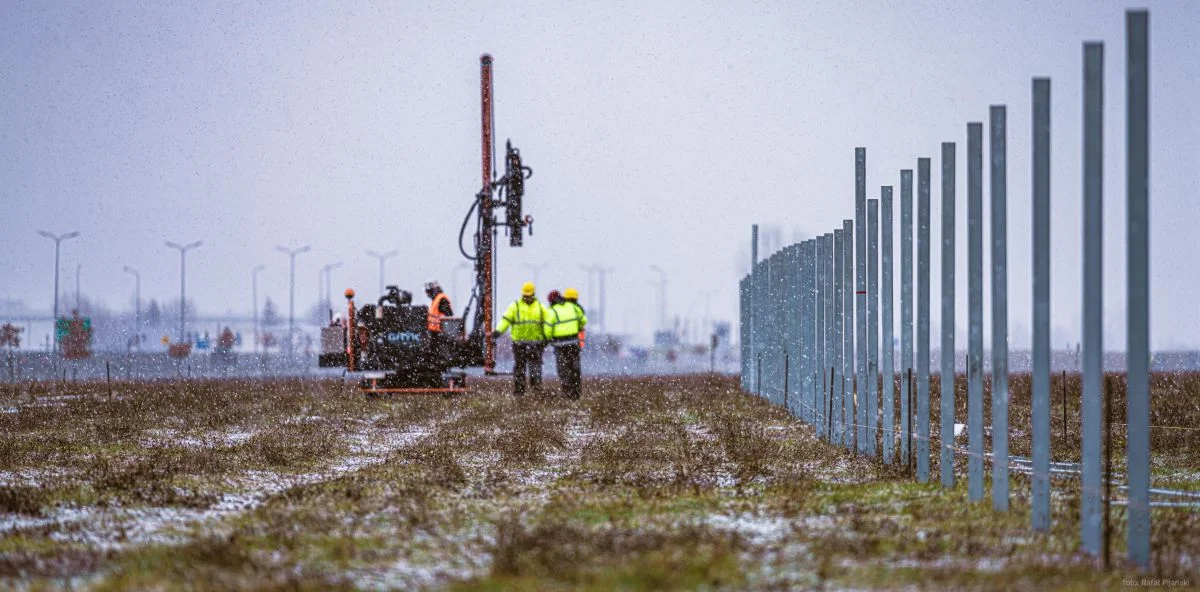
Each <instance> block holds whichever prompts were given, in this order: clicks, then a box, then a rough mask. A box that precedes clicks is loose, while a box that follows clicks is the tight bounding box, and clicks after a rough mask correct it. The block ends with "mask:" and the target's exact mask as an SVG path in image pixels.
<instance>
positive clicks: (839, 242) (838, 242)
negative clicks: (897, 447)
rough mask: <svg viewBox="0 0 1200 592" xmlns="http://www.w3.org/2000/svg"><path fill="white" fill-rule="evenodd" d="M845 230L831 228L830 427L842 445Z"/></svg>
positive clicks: (844, 436)
mask: <svg viewBox="0 0 1200 592" xmlns="http://www.w3.org/2000/svg"><path fill="white" fill-rule="evenodd" d="M844 233H845V231H844V230H842V229H841V228H837V229H835V230H834V231H833V269H832V272H833V282H834V286H833V340H834V341H833V368H834V377H833V409H834V412H833V415H834V417H836V422H835V424H834V428H833V434H834V442H836V443H838V444H841V445H843V446H845V445H847V444H848V443H849V442H850V438H848V437H847V434H848V433H849V432H848V430H847V429H846V417H845V414H844V413H843V410H842V406H843V405H844V404H845V402H846V393H845V390H846V380H845V363H846V362H845V353H846V337H845V335H844V333H845V330H846V313H845V310H844V301H845V300H844V298H843V297H842V293H843V292H844V291H845V289H846V286H845V279H846V278H845V274H843V273H842V269H843V267H844V265H843V263H842V262H843V260H844V259H845V257H846V255H845V250H846V244H845V243H846V240H845V236H844Z"/></svg>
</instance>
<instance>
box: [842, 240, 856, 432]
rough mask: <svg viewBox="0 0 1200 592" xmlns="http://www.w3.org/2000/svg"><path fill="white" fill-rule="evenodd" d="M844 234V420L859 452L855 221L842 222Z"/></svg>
mask: <svg viewBox="0 0 1200 592" xmlns="http://www.w3.org/2000/svg"><path fill="white" fill-rule="evenodd" d="M842 234H843V235H844V236H845V239H844V240H845V243H846V248H845V252H844V253H843V255H844V257H843V259H842V265H843V269H842V276H843V280H842V281H843V285H844V286H845V287H846V289H845V290H843V291H842V298H843V300H842V310H843V311H845V313H846V317H845V319H844V322H845V325H846V329H845V336H846V349H845V352H846V353H845V355H844V356H842V369H843V374H842V377H843V393H844V396H845V401H843V402H842V412H843V417H842V420H843V421H845V422H846V426H847V427H848V428H849V430H848V438H847V440H846V443H847V445H848V446H849V447H850V449H851V450H857V447H856V446H857V442H858V430H857V429H855V427H856V425H857V424H858V419H857V418H856V417H855V412H856V409H855V403H856V401H855V395H856V394H857V393H856V392H855V376H854V355H855V353H856V350H855V349H854V343H855V340H854V330H855V327H854V220H843V221H842Z"/></svg>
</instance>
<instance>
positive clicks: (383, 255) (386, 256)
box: [367, 250, 400, 294]
mask: <svg viewBox="0 0 1200 592" xmlns="http://www.w3.org/2000/svg"><path fill="white" fill-rule="evenodd" d="M367 254H368V255H370V256H372V257H374V258H376V259H378V260H379V293H380V294H383V264H384V262H385V261H387V260H388V259H391V258H392V257H395V256H396V255H399V254H400V253H399V252H398V251H388V252H386V253H376V252H375V251H371V250H368V251H367Z"/></svg>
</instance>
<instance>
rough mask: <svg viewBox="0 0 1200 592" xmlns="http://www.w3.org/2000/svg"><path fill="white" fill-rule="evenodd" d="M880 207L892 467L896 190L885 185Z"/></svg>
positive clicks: (886, 435) (886, 418) (887, 443)
mask: <svg viewBox="0 0 1200 592" xmlns="http://www.w3.org/2000/svg"><path fill="white" fill-rule="evenodd" d="M880 204H881V206H882V208H883V211H882V212H881V222H882V224H883V227H882V230H883V232H882V234H883V236H882V237H881V238H882V241H883V248H882V249H881V252H880V260H881V261H880V263H881V265H882V267H883V339H882V342H881V345H882V346H883V434H882V435H883V438H882V440H883V462H885V463H887V464H891V463H892V461H893V460H894V453H893V446H892V444H893V440H894V438H895V430H894V429H893V428H894V425H893V424H894V418H895V416H896V388H895V384H896V383H895V380H896V363H895V357H896V347H895V335H894V333H895V331H894V327H895V321H894V320H893V318H892V304H893V302H892V271H893V263H892V226H893V225H892V188H891V186H890V185H885V186H884V187H883V189H882V190H881V195H880Z"/></svg>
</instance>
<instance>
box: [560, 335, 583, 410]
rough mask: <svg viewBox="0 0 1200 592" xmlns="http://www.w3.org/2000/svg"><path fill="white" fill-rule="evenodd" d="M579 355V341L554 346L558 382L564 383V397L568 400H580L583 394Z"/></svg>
mask: <svg viewBox="0 0 1200 592" xmlns="http://www.w3.org/2000/svg"><path fill="white" fill-rule="evenodd" d="M579 354H580V349H579V341H578V340H575V341H573V342H571V343H568V344H565V345H558V344H555V346H554V363H555V367H556V368H557V369H558V380H559V381H560V382H561V383H562V394H563V396H564V397H566V398H568V399H578V398H579V397H580V396H581V395H582V394H583V376H582V374H583V372H582V370H581V369H580V368H579Z"/></svg>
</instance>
